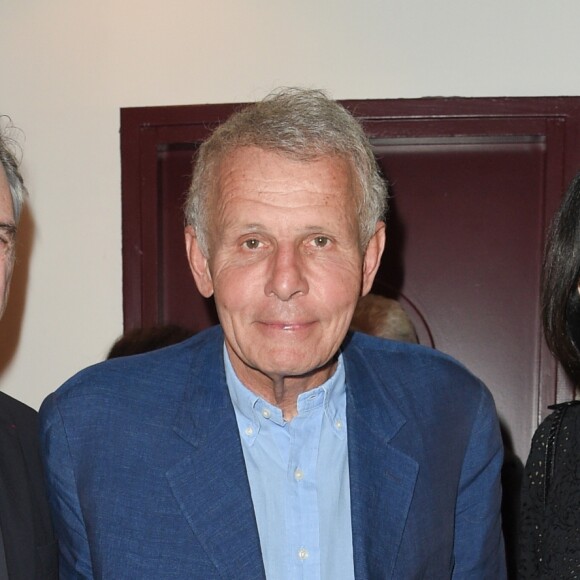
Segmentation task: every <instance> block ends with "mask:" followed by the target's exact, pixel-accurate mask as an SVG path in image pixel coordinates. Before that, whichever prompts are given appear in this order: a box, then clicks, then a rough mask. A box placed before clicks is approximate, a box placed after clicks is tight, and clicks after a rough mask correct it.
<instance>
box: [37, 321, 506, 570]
mask: <svg viewBox="0 0 580 580" xmlns="http://www.w3.org/2000/svg"><path fill="white" fill-rule="evenodd" d="M222 348H223V335H222V331H221V329H220V328H219V327H215V328H212V329H210V330H208V331H205V332H203V333H201V334H198V335H197V336H195V337H193V338H192V339H189V340H187V341H185V342H183V343H181V344H179V345H177V346H173V347H169V348H166V349H163V350H160V351H156V352H153V353H148V354H145V355H138V356H135V357H128V358H124V359H123V358H120V359H114V360H110V361H107V362H105V363H101V364H98V365H95V366H93V367H90V368H88V369H85V370H84V371H82V372H80V373H79V374H77V375H76V376H75V377H73V378H72V379H70V380H69V381H68V382H67V383H65V384H64V385H63V386H62V387H61V388H60V389H58V390H57V391H56V392H55V393H54V394H52V395H50V396H49V397H48V398H47V399H46V401H45V402H44V404H43V406H42V408H41V412H40V415H41V424H42V427H41V432H42V438H41V445H42V448H43V452H44V460H45V464H46V470H47V477H48V485H49V497H50V503H51V507H52V510H53V513H54V518H55V526H56V531H57V536H58V538H59V543H60V555H61V578H65V579H68V578H71V579H72V578H105V579H114V580H120V579H124V578H135V579H137V578H138V579H149V578H150V579H159V578H163V579H164V580H170V579H184V580H185V579H187V580H191V579H198V578H199V579H200V580H210V579H214V578H215V579H217V578H221V579H226V580H232V579H235V580H244V579H248V580H250V579H251V580H255V579H257V578H265V575H264V568H263V564H262V556H261V550H260V539H259V536H258V531H257V526H256V521H255V516H254V511H253V507H252V499H251V495H250V487H249V483H248V478H247V475H246V470H245V464H244V457H243V454H242V447H241V443H240V438H239V433H238V428H237V424H236V418H235V413H234V410H233V407H232V403H231V401H230V398H229V394H228V390H227V386H226V379H225V371H224V365H223V357H222ZM342 352H343V356H344V363H345V369H346V383H347V425H348V449H349V472H350V493H351V512H352V518H351V519H352V535H353V548H354V566H355V574H356V578H357V579H369V580H378V579H383V578H385V579H386V578H392V579H397V580H405V579H414V578H417V579H418V578H432V579H436V580H442V579H445V578H454V579H459V578H466V579H467V578H468V579H469V580H474V579H490V580H498V579H502V578H505V568H504V550H503V540H502V535H501V529H500V501H501V491H500V483H499V480H500V469H501V463H502V444H501V437H500V433H499V428H498V421H497V417H496V413H495V409H494V404H493V400H492V397H491V395H490V393H489V392H488V390H487V389H486V388H485V387H484V386H483V385H482V384H481V383H480V382H479V381H478V380H477V379H476V378H474V377H473V376H472V375H471V374H469V373H468V372H467V371H466V370H465V369H464V368H463V367H462V366H460V365H459V364H458V363H457V362H455V361H453V360H452V359H451V358H449V357H447V356H445V355H443V354H441V353H439V352H437V351H434V350H431V349H427V348H423V347H416V346H411V345H405V344H401V343H394V342H390V341H385V340H380V339H374V338H371V337H366V336H364V335H360V334H354V335H349V336H348V337H347V339H346V341H345V344H344V345H343V351H342Z"/></svg>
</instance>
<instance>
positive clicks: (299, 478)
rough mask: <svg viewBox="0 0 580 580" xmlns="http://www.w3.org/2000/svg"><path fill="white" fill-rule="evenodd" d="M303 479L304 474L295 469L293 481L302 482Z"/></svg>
mask: <svg viewBox="0 0 580 580" xmlns="http://www.w3.org/2000/svg"><path fill="white" fill-rule="evenodd" d="M303 478H304V472H303V471H302V470H301V469H300V468H299V467H297V468H296V469H295V470H294V479H295V480H296V481H302V479H303Z"/></svg>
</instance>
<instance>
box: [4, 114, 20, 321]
mask: <svg viewBox="0 0 580 580" xmlns="http://www.w3.org/2000/svg"><path fill="white" fill-rule="evenodd" d="M1 121H2V117H1V116H0V316H2V314H4V310H5V309H6V301H7V299H8V291H9V289H10V279H11V278H12V269H13V266H14V246H15V241H16V229H17V225H18V220H19V219H20V212H21V209H22V205H23V203H24V198H25V197H26V195H27V192H26V187H25V186H24V182H23V180H22V175H20V172H19V170H18V161H17V160H16V157H15V155H14V153H13V151H12V150H11V149H10V145H11V144H10V139H9V138H8V136H7V135H6V134H5V130H3V129H2V123H1Z"/></svg>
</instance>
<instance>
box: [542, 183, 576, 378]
mask: <svg viewBox="0 0 580 580" xmlns="http://www.w3.org/2000/svg"><path fill="white" fill-rule="evenodd" d="M579 276H580V173H578V174H577V175H576V177H575V178H574V179H573V181H572V183H571V184H570V187H569V188H568V191H567V192H566V195H565V197H564V200H563V201H562V205H561V206H560V209H559V210H558V212H557V213H556V215H555V216H554V219H553V221H552V226H551V228H550V233H549V235H548V241H547V244H546V251H545V254H544V264H543V270H542V293H541V304H542V321H543V324H544V334H545V336H546V341H547V343H548V346H549V348H550V350H551V351H552V353H553V354H554V356H555V357H556V358H557V359H558V360H559V361H560V363H561V364H562V366H563V367H564V369H565V370H566V372H567V373H568V374H569V375H570V377H571V379H572V380H573V382H574V384H575V385H580V350H579V347H580V343H579V340H580V294H579V293H578V279H579ZM575 339H576V341H575Z"/></svg>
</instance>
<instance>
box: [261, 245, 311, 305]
mask: <svg viewBox="0 0 580 580" xmlns="http://www.w3.org/2000/svg"><path fill="white" fill-rule="evenodd" d="M264 290H265V292H266V296H276V297H277V298H279V299H280V300H283V301H287V300H290V299H291V298H293V297H295V296H299V295H303V294H307V293H308V283H307V281H306V277H305V271H304V256H302V255H301V253H300V250H299V248H296V247H294V246H291V245H288V246H278V247H277V248H276V251H275V252H274V253H273V254H272V256H271V263H270V268H269V273H268V280H267V282H266V287H265V289H264Z"/></svg>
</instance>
